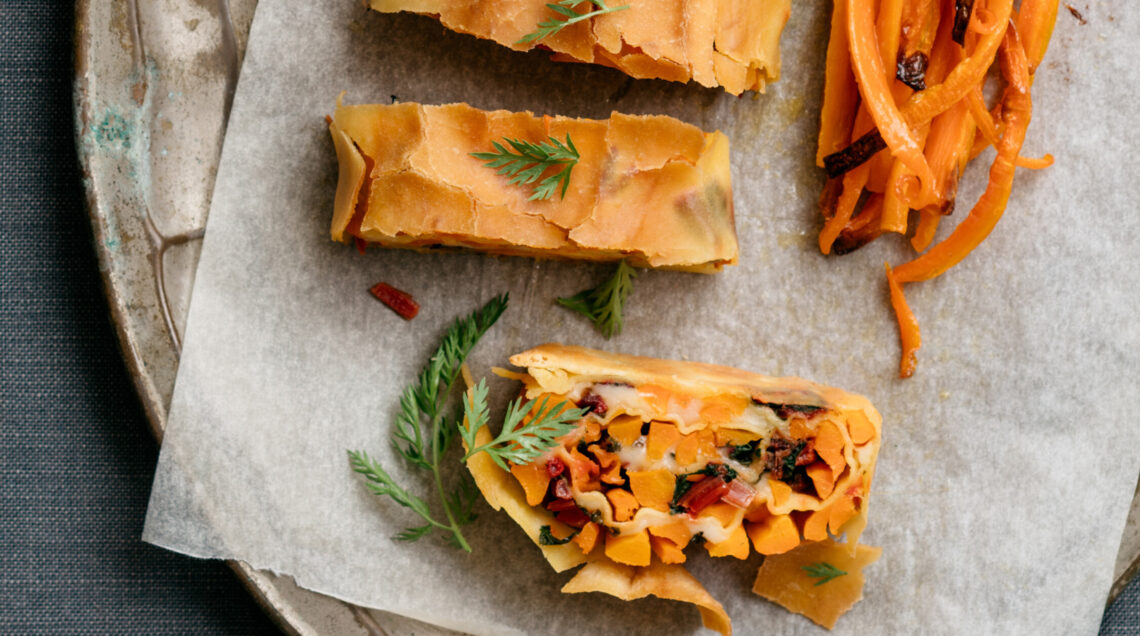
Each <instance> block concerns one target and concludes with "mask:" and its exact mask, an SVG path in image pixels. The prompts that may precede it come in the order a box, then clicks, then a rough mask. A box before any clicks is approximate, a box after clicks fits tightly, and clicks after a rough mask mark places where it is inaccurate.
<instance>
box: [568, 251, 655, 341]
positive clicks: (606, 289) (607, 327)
mask: <svg viewBox="0 0 1140 636" xmlns="http://www.w3.org/2000/svg"><path fill="white" fill-rule="evenodd" d="M636 277H637V271H636V270H634V269H633V268H632V267H630V266H629V265H627V264H626V262H625V261H621V262H620V263H618V266H617V269H615V270H614V273H613V275H612V276H610V278H609V279H607V280H606V281H605V282H603V283H602V284H601V285H598V286H597V287H595V288H593V289H587V290H585V291H582V292H579V293H577V294H574V295H573V296H570V297H566V298H559V299H558V300H557V302H558V304H559V305H562V306H563V307H565V308H567V309H569V310H571V311H575V312H578V313H580V314H582V315H583V316H585V317H587V318H589V319H590V320H591V321H592V322H593V323H594V326H595V327H597V328H598V329H599V330H600V331H601V332H602V335H603V336H605V337H606V338H607V339H608V338H610V337H612V336H613V335H615V334H620V333H621V328H622V310H623V309H624V308H625V301H626V299H628V298H629V294H630V292H631V291H633V279H634V278H636Z"/></svg>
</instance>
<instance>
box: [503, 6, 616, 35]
mask: <svg viewBox="0 0 1140 636" xmlns="http://www.w3.org/2000/svg"><path fill="white" fill-rule="evenodd" d="M583 4H590V5H592V6H594V7H597V8H596V9H594V10H593V11H590V12H587V13H578V12H577V11H576V9H577V8H578V7H579V6H581V5H583ZM546 7H547V8H548V9H550V10H551V11H554V12H556V13H558V15H559V17H556V18H549V19H547V20H543V21H542V22H539V23H538V30H537V31H535V32H534V33H528V34H526V35H524V36H522V38H521V39H520V40H519V41H518V42H515V44H529V43H531V42H537V41H539V40H541V39H543V38H546V37H549V36H551V35H554V34H555V33H558V32H559V31H561V30H562V29H565V28H566V27H568V26H570V25H571V24H575V23H578V22H582V21H584V20H589V19H591V18H596V17H598V16H600V15H605V14H607V13H613V12H615V11H623V10H625V9H628V8H629V5H628V4H624V5H622V6H620V7H609V6H606V3H605V1H604V0H558V2H557V3H550V4H547V5H546Z"/></svg>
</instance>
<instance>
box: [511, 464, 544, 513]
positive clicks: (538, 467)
mask: <svg viewBox="0 0 1140 636" xmlns="http://www.w3.org/2000/svg"><path fill="white" fill-rule="evenodd" d="M511 474H512V475H514V476H515V479H517V480H519V483H520V484H522V487H523V492H525V493H526V503H527V505H528V506H537V505H539V504H540V503H542V499H543V497H545V496H546V489H547V488H548V487H549V486H550V475H549V474H548V473H547V472H546V466H545V465H544V464H542V463H541V462H535V463H533V464H523V465H522V466H511Z"/></svg>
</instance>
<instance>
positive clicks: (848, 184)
mask: <svg viewBox="0 0 1140 636" xmlns="http://www.w3.org/2000/svg"><path fill="white" fill-rule="evenodd" d="M870 172H871V169H870V167H869V166H867V164H863V165H861V166H859V167H858V168H855V169H854V170H852V171H851V172H848V173H847V174H845V175H843V192H842V193H840V195H839V201H838V203H836V206H835V216H833V217H831V218H830V219H828V221H827V223H824V224H823V229H822V230H820V231H819V251H820V252H823V253H824V254H829V253H831V244H832V243H834V242H835V239H836V238H837V237H838V236H839V233H840V232H841V231H843V228H844V227H846V226H847V221H849V220H851V215H852V214H854V212H855V206H856V205H858V203H859V196H860V195H861V194H862V192H863V186H864V185H866V183H867V175H868V174H869V173H870Z"/></svg>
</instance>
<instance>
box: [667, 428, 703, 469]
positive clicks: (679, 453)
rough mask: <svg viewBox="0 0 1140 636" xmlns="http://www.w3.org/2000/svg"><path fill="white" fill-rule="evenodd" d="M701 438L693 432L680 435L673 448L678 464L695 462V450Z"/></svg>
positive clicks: (687, 464)
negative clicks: (679, 439)
mask: <svg viewBox="0 0 1140 636" xmlns="http://www.w3.org/2000/svg"><path fill="white" fill-rule="evenodd" d="M700 442H701V439H700V437H698V436H697V435H696V434H695V433H689V434H688V435H682V436H681V441H679V442H677V446H675V447H674V448H673V453H674V455H675V457H676V459H677V465H678V466H690V465H692V464H695V463H696V462H697V450H698V448H699V446H700Z"/></svg>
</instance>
